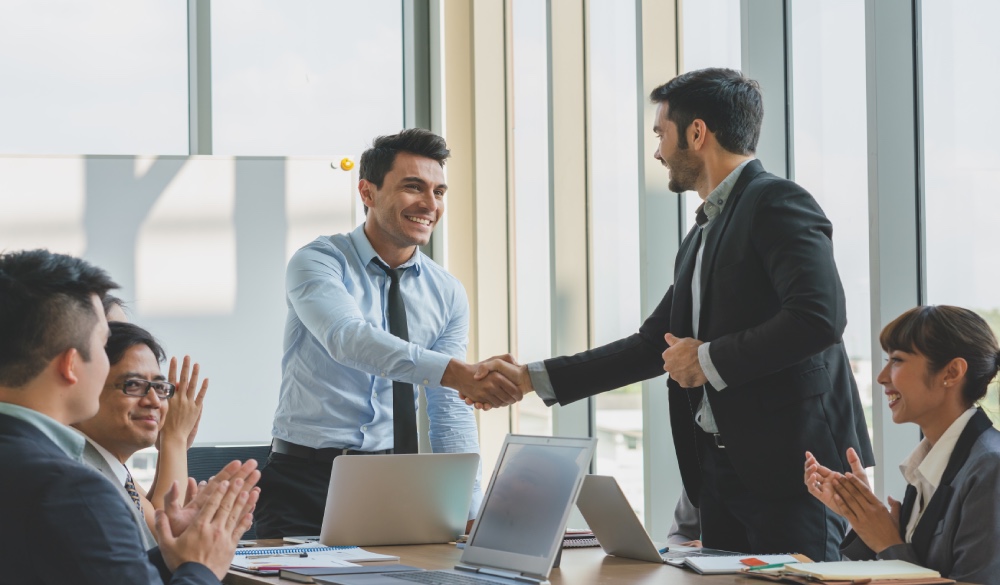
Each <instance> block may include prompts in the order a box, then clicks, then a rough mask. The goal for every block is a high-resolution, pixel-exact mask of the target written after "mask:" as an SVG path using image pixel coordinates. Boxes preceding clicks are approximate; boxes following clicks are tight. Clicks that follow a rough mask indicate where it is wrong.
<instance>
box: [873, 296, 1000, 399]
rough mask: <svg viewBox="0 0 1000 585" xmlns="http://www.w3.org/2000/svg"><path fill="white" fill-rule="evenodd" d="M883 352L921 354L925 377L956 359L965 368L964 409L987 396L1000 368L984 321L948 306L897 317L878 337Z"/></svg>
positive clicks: (918, 309)
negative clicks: (963, 363) (926, 373)
mask: <svg viewBox="0 0 1000 585" xmlns="http://www.w3.org/2000/svg"><path fill="white" fill-rule="evenodd" d="M879 343H881V344H882V349H883V350H884V351H885V352H887V353H888V352H891V351H905V352H907V353H920V354H921V355H923V356H924V357H926V358H927V368H928V370H929V372H928V373H930V374H936V373H937V372H940V371H941V370H942V368H944V367H945V366H947V365H948V363H949V362H951V360H953V359H955V358H959V357H960V358H962V359H964V360H965V362H966V363H967V364H968V370H967V371H966V372H965V384H964V385H963V386H962V397H963V398H964V399H965V404H966V405H967V406H972V405H973V404H975V403H976V401H977V400H979V399H981V398H982V397H983V396H986V387H987V386H989V384H990V382H991V381H992V380H993V378H995V377H996V375H997V369H998V367H1000V347H998V346H997V338H996V336H995V335H994V334H993V330H991V329H990V326H989V325H988V324H987V323H986V321H985V320H984V319H983V318H982V317H980V316H979V315H977V314H976V313H974V312H972V311H970V310H968V309H963V308H961V307H952V306H949V305H925V306H920V307H914V308H912V309H910V310H909V311H907V312H905V313H903V314H902V315H900V316H899V317H896V318H895V319H894V320H893V321H892V323H889V324H888V325H886V326H885V328H884V329H882V333H880V334H879Z"/></svg>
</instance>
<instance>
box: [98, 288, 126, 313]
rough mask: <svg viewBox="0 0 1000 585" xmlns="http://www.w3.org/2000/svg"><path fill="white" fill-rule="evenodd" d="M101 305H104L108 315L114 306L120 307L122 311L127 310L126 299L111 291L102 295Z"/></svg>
mask: <svg viewBox="0 0 1000 585" xmlns="http://www.w3.org/2000/svg"><path fill="white" fill-rule="evenodd" d="M101 305H102V306H103V307H104V315H105V316H107V314H108V313H110V312H111V309H112V308H114V307H118V308H119V309H121V310H122V311H124V310H125V301H123V300H121V299H120V298H118V297H116V296H115V295H113V294H111V293H105V294H104V296H103V297H101Z"/></svg>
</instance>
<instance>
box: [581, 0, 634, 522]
mask: <svg viewBox="0 0 1000 585" xmlns="http://www.w3.org/2000/svg"><path fill="white" fill-rule="evenodd" d="M589 7H590V14H589V15H588V18H589V20H590V27H589V30H590V34H589V41H590V46H589V51H588V54H589V56H590V77H589V79H588V81H589V85H590V87H589V89H590V115H589V118H588V129H589V134H590V144H591V149H590V155H589V160H591V161H592V164H591V165H590V169H589V170H590V191H591V194H590V226H591V229H590V233H591V246H590V250H591V254H592V258H591V283H592V284H591V287H592V288H591V290H592V292H593V300H592V304H593V316H594V323H593V325H594V327H593V344H594V345H595V346H599V345H603V344H605V343H609V342H611V341H615V340H616V339H620V338H622V337H626V336H628V335H631V334H632V333H635V332H636V331H638V329H639V325H640V323H641V320H642V317H643V315H642V312H641V306H640V302H639V287H640V283H639V254H638V250H639V197H638V195H639V177H638V173H637V169H638V166H637V158H638V156H639V146H638V140H639V137H638V128H637V126H636V123H635V121H636V119H637V117H638V115H639V112H638V101H637V99H636V95H635V93H634V92H630V91H623V89H624V88H633V87H637V83H638V80H637V79H636V50H635V46H636V34H635V33H636V30H635V4H634V3H623V2H619V1H618V0H593V1H591V2H590V3H589ZM595 404H596V406H597V409H596V415H595V422H596V429H595V430H596V436H597V438H598V443H597V456H596V459H597V462H596V469H597V473H600V474H603V475H614V476H615V477H616V478H617V479H618V483H619V484H620V485H621V487H622V490H623V491H624V492H625V495H626V496H627V497H628V499H629V502H631V504H632V507H633V509H635V510H636V513H637V515H638V516H639V518H643V470H642V384H632V385H631V386H627V387H625V388H621V389H618V390H614V391H612V392H604V393H602V394H598V395H597V396H596V397H595Z"/></svg>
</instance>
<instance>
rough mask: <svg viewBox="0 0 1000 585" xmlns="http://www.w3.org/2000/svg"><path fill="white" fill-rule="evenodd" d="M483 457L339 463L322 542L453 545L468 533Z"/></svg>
mask: <svg viewBox="0 0 1000 585" xmlns="http://www.w3.org/2000/svg"><path fill="white" fill-rule="evenodd" d="M478 471H479V454H478V453H423V454H410V455H345V456H343V457H337V458H336V459H334V460H333V469H332V471H331V473H330V488H329V491H327V496H326V511H325V513H324V514H323V527H322V529H321V532H320V535H319V540H320V542H321V543H323V544H325V545H327V546H380V545H391V544H431V543H439V542H451V541H454V540H455V539H456V538H458V536H459V535H461V534H462V533H464V532H465V525H466V523H467V521H468V518H469V506H470V504H471V502H472V488H473V485H474V484H475V481H476V473H477V472H478Z"/></svg>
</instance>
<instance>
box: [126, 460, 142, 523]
mask: <svg viewBox="0 0 1000 585" xmlns="http://www.w3.org/2000/svg"><path fill="white" fill-rule="evenodd" d="M125 474H126V477H125V491H127V492H128V495H129V496H130V497H131V498H132V501H133V502H135V507H136V509H138V510H139V513H140V514H141V513H142V503H141V501H140V500H139V492H138V491H136V489H135V482H133V481H132V474H131V473H129V471H128V469H126V470H125Z"/></svg>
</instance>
